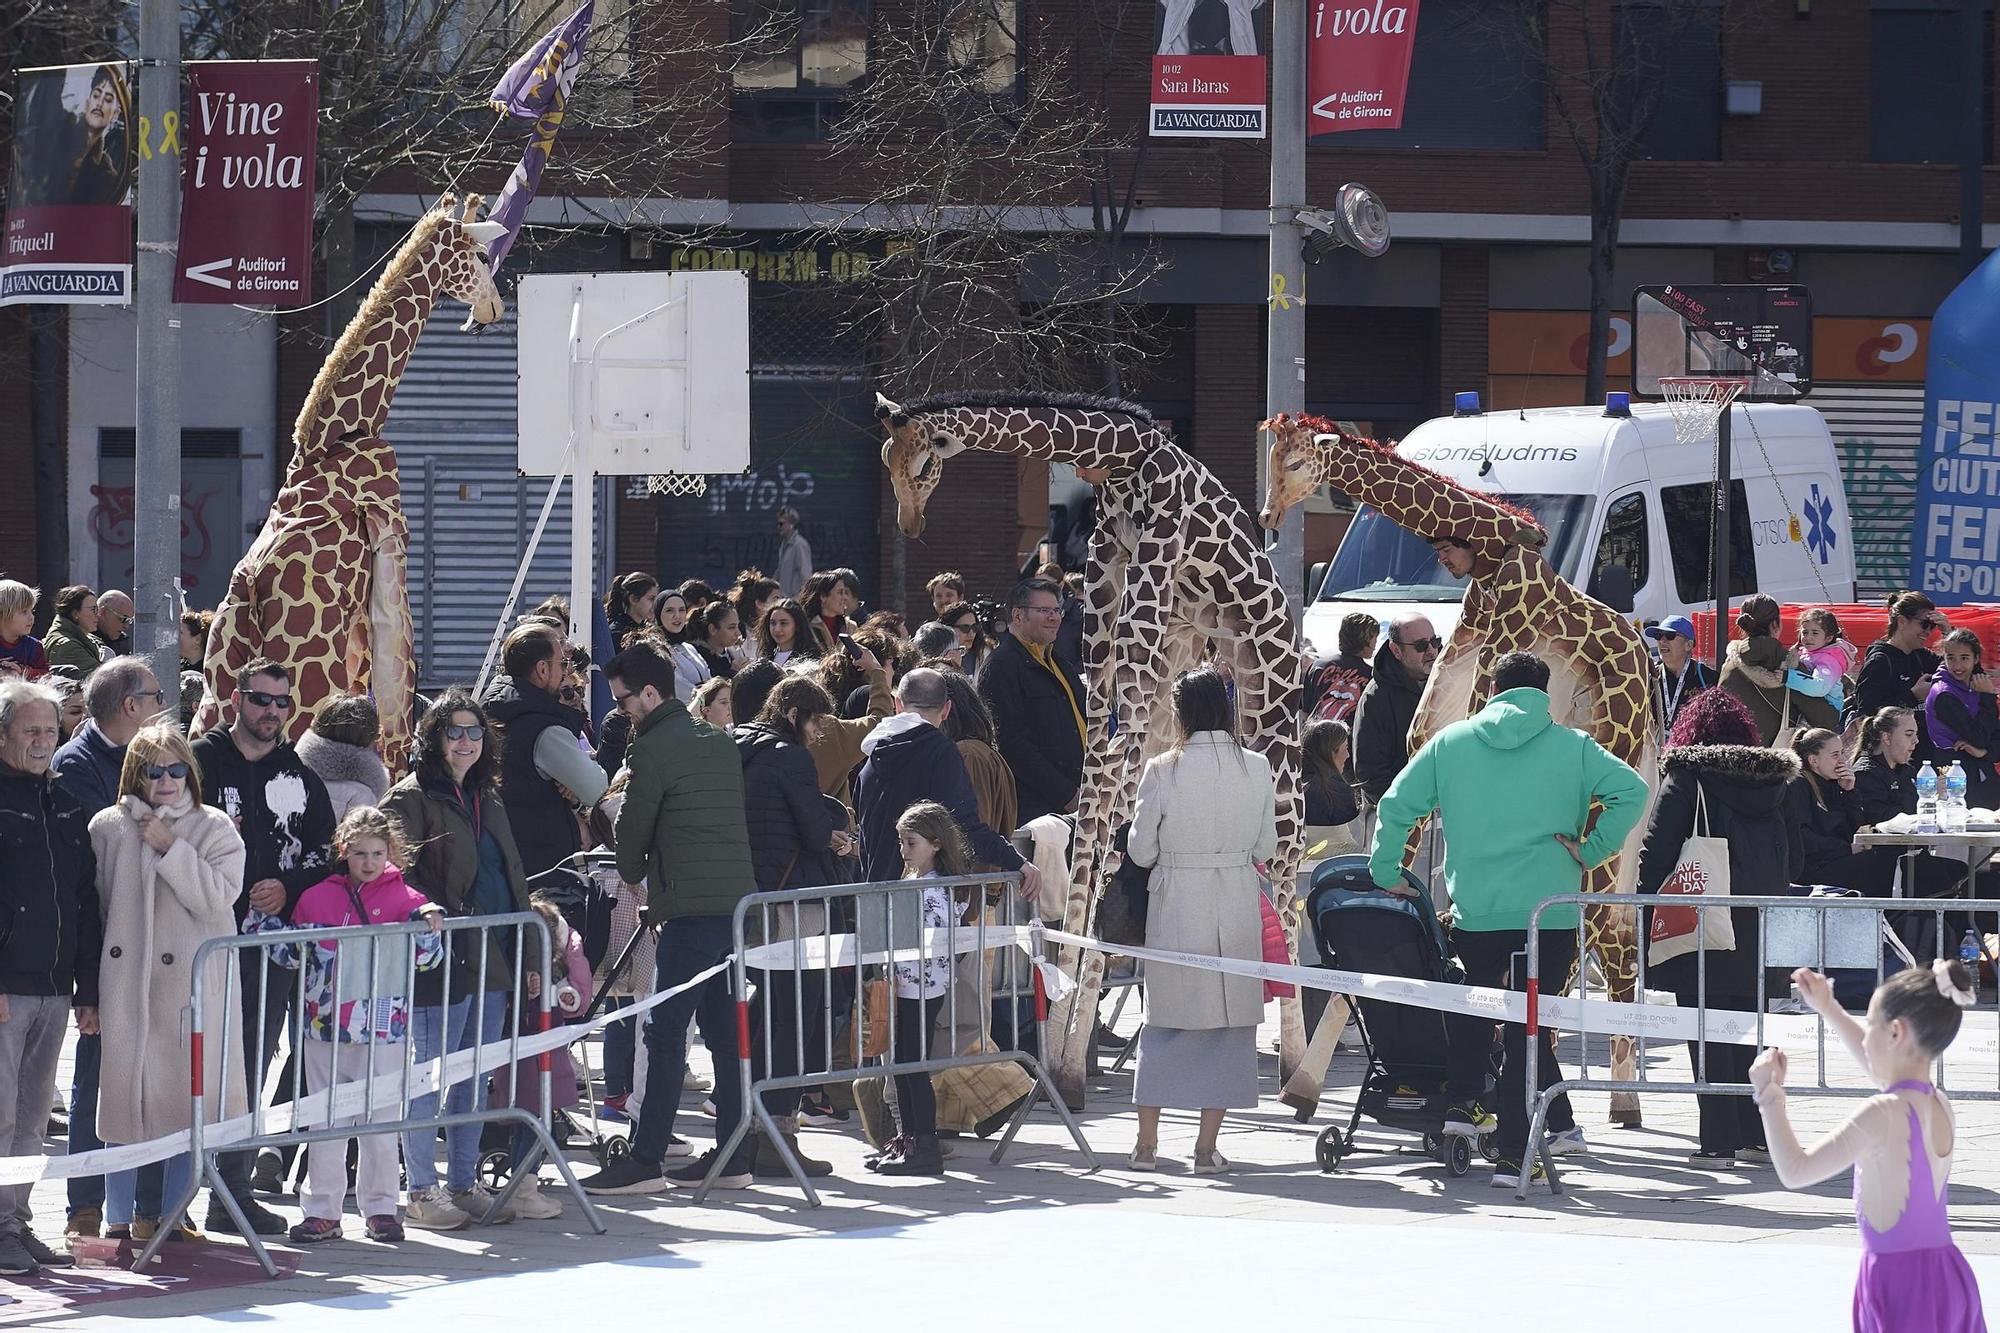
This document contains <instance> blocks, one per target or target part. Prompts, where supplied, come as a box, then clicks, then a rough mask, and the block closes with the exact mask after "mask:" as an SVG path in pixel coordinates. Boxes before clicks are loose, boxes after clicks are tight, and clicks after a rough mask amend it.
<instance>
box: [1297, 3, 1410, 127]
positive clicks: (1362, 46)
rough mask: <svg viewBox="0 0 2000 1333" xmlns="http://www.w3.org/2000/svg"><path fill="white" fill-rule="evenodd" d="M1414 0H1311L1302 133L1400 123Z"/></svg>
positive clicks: (1400, 124) (1406, 76)
mask: <svg viewBox="0 0 2000 1333" xmlns="http://www.w3.org/2000/svg"><path fill="white" fill-rule="evenodd" d="M1418 2H1419V0H1312V12H1311V14H1310V15H1309V18H1310V24H1311V26H1310V27H1308V28H1307V30H1306V52H1307V54H1306V104H1307V106H1308V107H1309V108H1310V110H1309V113H1308V115H1307V118H1306V133H1307V134H1309V135H1311V134H1344V133H1346V132H1348V131H1350V130H1394V129H1400V128H1401V127H1402V124H1403V98H1404V94H1405V93H1406V92H1407V91H1408V89H1409V84H1410V54H1411V52H1412V51H1413V50H1414V49H1415V47H1416V41H1417V5H1418Z"/></svg>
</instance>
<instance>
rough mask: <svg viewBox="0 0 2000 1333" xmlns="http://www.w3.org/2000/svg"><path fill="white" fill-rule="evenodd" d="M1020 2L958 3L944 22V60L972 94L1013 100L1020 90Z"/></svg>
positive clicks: (963, 0)
mask: <svg viewBox="0 0 2000 1333" xmlns="http://www.w3.org/2000/svg"><path fill="white" fill-rule="evenodd" d="M1020 11H1021V6H1020V3H1019V0H959V3H958V5H957V6H956V7H955V9H954V10H953V12H952V14H951V15H950V17H949V18H948V19H947V20H946V22H947V23H949V24H950V28H949V31H948V32H947V34H946V38H945V59H946V60H947V61H948V62H949V63H950V65H951V67H952V69H953V70H954V71H955V72H956V73H957V74H958V75H959V76H960V77H961V78H963V79H964V80H965V81H966V84H967V86H968V87H970V88H971V90H972V91H974V92H977V93H982V94H984V95H986V96H988V97H1000V98H1006V97H1012V96H1014V95H1015V94H1016V92H1018V91H1019V88H1020V78H1021V41H1020V27H1019V22H1020V17H1021V13H1020Z"/></svg>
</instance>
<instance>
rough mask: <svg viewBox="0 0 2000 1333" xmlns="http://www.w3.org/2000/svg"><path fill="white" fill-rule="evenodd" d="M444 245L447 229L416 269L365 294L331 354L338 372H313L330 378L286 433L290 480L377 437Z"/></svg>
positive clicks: (389, 276) (430, 298)
mask: <svg viewBox="0 0 2000 1333" xmlns="http://www.w3.org/2000/svg"><path fill="white" fill-rule="evenodd" d="M448 244H449V239H448V237H447V235H446V229H444V228H440V229H439V230H438V232H437V234H436V236H435V237H434V239H433V240H432V243H431V245H430V246H429V247H427V248H426V249H425V251H424V252H423V253H422V254H421V255H419V256H418V257H417V259H418V262H416V263H414V264H409V265H406V266H403V267H402V268H400V269H399V270H398V271H394V272H390V273H385V274H383V276H382V277H381V279H380V280H378V281H377V282H376V284H375V286H374V288H373V289H372V290H371V291H370V292H369V293H368V299H367V300H366V301H364V302H362V305H361V309H360V310H359V311H358V312H357V313H356V314H355V316H354V323H353V324H350V325H349V326H348V331H347V333H345V334H343V335H342V338H341V342H340V343H339V344H337V345H336V346H335V349H334V354H335V355H337V356H340V357H341V363H340V365H339V367H338V368H336V367H335V366H334V365H333V364H332V363H331V361H329V363H328V365H327V366H326V367H325V368H324V369H322V370H321V371H320V374H321V375H322V376H325V375H328V374H332V375H334V376H335V378H334V379H333V381H332V383H331V384H330V385H329V386H328V389H329V391H328V393H327V394H326V395H325V397H324V400H323V401H324V407H323V409H322V410H321V411H320V412H319V413H318V414H317V415H315V416H313V417H312V418H311V419H310V420H308V419H307V418H306V417H305V416H304V415H301V417H300V419H299V423H298V426H297V428H296V429H295V430H294V431H293V440H294V443H295V444H296V445H297V446H298V447H297V450H296V452H295V453H294V454H293V455H292V466H291V469H290V471H291V474H292V476H294V477H296V476H298V475H299V474H300V472H301V471H302V470H303V469H305V468H308V467H315V466H318V465H319V464H320V463H321V462H322V461H323V460H324V459H325V458H326V457H327V456H329V455H331V454H332V453H334V452H335V451H337V450H339V449H340V448H342V447H343V445H345V444H347V443H349V442H351V441H357V440H367V439H374V438H378V437H379V436H380V435H381V433H382V426H383V423H384V422H386V421H387V420H388V417H389V405H390V404H391V402H393V401H394V399H395V396H396V386H397V384H399V383H400V382H401V381H402V378H403V371H404V368H405V367H407V366H408V365H409V361H410V353H411V352H412V351H413V350H414V349H415V347H416V345H417V338H418V337H419V336H420V335H421V334H422V333H423V331H424V323H425V321H427V320H428V319H429V318H430V315H431V309H432V307H434V306H435V305H436V304H437V298H438V292H439V290H440V285H441V284H440V278H441V274H442V264H443V261H444V258H445V255H444V250H445V247H446V246H447V245H448ZM355 335H358V336H355ZM317 387H318V386H315V390H316V392H315V397H317V396H318V395H317Z"/></svg>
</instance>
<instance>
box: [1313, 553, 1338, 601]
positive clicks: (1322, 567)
mask: <svg viewBox="0 0 2000 1333" xmlns="http://www.w3.org/2000/svg"><path fill="white" fill-rule="evenodd" d="M1332 563H1333V562H1332V561H1331V560H1322V561H1320V562H1319V563H1318V564H1316V565H1312V566H1309V567H1308V568H1307V569H1306V600H1307V601H1308V602H1310V601H1313V600H1315V599H1317V598H1318V597H1319V590H1320V587H1321V585H1323V584H1324V583H1325V582H1326V571H1327V567H1328V566H1329V565H1331V564H1332Z"/></svg>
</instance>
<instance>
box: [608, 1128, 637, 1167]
mask: <svg viewBox="0 0 2000 1333" xmlns="http://www.w3.org/2000/svg"><path fill="white" fill-rule="evenodd" d="M631 1155H632V1140H630V1139H628V1138H626V1137H625V1136H624V1135H623V1134H610V1135H606V1136H605V1139H604V1148H603V1157H604V1160H605V1162H607V1163H610V1162H616V1161H618V1160H619V1159H621V1158H625V1157H630V1156H631Z"/></svg>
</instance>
